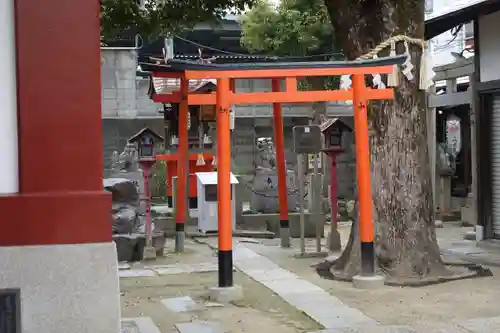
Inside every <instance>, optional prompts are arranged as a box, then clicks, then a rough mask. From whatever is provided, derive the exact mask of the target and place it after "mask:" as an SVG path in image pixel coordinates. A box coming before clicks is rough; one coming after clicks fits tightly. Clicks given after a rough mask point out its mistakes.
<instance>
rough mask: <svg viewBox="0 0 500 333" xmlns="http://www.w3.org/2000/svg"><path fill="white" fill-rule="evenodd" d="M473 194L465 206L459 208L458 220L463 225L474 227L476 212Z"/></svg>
mask: <svg viewBox="0 0 500 333" xmlns="http://www.w3.org/2000/svg"><path fill="white" fill-rule="evenodd" d="M473 200H474V194H473V193H470V194H469V196H468V197H467V200H466V202H465V206H464V207H461V208H460V220H461V221H462V223H463V224H464V225H467V226H474V225H476V222H477V221H476V212H475V209H474V202H473Z"/></svg>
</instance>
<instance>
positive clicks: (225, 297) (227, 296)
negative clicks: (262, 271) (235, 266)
mask: <svg viewBox="0 0 500 333" xmlns="http://www.w3.org/2000/svg"><path fill="white" fill-rule="evenodd" d="M241 299H243V289H242V288H241V287H240V286H236V285H235V286H232V287H213V288H210V300H212V301H215V302H220V303H229V302H233V301H239V300H241Z"/></svg>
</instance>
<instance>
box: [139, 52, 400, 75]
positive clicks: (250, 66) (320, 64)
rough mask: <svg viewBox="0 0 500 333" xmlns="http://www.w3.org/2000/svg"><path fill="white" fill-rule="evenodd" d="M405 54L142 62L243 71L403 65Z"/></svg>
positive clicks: (157, 67)
mask: <svg viewBox="0 0 500 333" xmlns="http://www.w3.org/2000/svg"><path fill="white" fill-rule="evenodd" d="M405 61H406V56H405V55H399V56H395V57H384V58H378V59H369V60H353V61H309V62H278V61H276V62H253V63H217V64H210V63H201V62H196V61H189V60H179V59H171V60H169V61H168V62H167V64H152V63H140V66H141V68H142V70H143V71H148V72H166V73H168V72H170V73H182V72H184V71H232V70H234V71H241V70H266V69H309V68H311V69H312V68H346V67H347V68H359V67H379V66H390V65H402V64H403V63H404V62H405Z"/></svg>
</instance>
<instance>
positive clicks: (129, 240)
mask: <svg viewBox="0 0 500 333" xmlns="http://www.w3.org/2000/svg"><path fill="white" fill-rule="evenodd" d="M113 241H114V242H115V244H116V252H117V254H118V261H141V260H142V259H143V252H144V246H145V245H146V237H145V235H139V234H131V235H121V234H116V235H113Z"/></svg>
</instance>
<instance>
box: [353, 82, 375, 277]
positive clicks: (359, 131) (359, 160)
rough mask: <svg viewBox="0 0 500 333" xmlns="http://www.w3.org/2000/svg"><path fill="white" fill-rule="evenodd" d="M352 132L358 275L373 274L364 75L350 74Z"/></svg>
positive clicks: (369, 169)
mask: <svg viewBox="0 0 500 333" xmlns="http://www.w3.org/2000/svg"><path fill="white" fill-rule="evenodd" d="M352 89H353V95H354V96H353V104H354V105H353V106H354V134H355V136H356V167H357V178H358V200H359V232H360V240H361V275H362V276H373V275H374V274H375V249H374V245H373V241H374V227H373V215H372V193H371V185H370V183H371V168H370V145H369V140H368V114H367V111H368V110H367V109H368V108H367V100H366V97H365V96H366V86H365V78H364V75H359V74H355V75H353V76H352Z"/></svg>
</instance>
